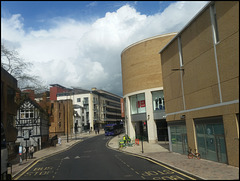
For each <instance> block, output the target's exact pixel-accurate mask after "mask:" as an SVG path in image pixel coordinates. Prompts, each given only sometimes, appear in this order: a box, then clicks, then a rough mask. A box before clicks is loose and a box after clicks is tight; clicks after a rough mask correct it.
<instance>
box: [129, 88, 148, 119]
mask: <svg viewBox="0 0 240 181" xmlns="http://www.w3.org/2000/svg"><path fill="white" fill-rule="evenodd" d="M130 104H131V114H139V113H145V112H146V104H145V94H144V93H142V94H137V95H133V96H131V97H130Z"/></svg>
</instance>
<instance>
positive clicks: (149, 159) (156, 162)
mask: <svg viewBox="0 0 240 181" xmlns="http://www.w3.org/2000/svg"><path fill="white" fill-rule="evenodd" d="M123 153H126V154H128V155H132V156H136V157H139V158H142V159H145V160H148V161H150V162H153V163H155V164H157V165H160V166H162V167H165V168H167V169H169V170H172V171H173V172H175V173H178V174H180V175H182V176H184V177H187V178H190V179H191V180H196V179H195V178H192V177H190V176H188V175H186V174H184V173H181V172H179V171H176V170H174V169H172V168H170V167H168V166H165V165H163V164H161V163H159V162H157V161H154V160H152V159H149V158H146V157H143V156H140V155H135V154H132V153H128V152H123Z"/></svg>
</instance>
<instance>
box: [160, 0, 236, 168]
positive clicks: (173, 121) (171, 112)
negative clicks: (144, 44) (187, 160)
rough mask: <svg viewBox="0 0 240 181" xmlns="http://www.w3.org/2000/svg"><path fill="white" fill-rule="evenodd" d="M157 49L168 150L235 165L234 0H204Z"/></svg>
mask: <svg viewBox="0 0 240 181" xmlns="http://www.w3.org/2000/svg"><path fill="white" fill-rule="evenodd" d="M159 50H161V51H160V55H161V64H162V75H163V86H164V97H165V106H166V119H167V123H168V132H169V143H170V150H171V151H174V152H178V153H182V154H187V151H188V147H190V148H192V149H193V150H194V149H197V151H198V152H199V153H200V154H201V157H202V158H203V159H208V160H212V161H216V162H220V163H226V164H229V165H233V166H238V167H239V2H238V1H216V2H214V1H213V2H209V3H208V4H207V5H206V6H205V7H204V8H203V9H202V10H201V11H200V12H199V13H198V14H197V15H196V16H195V17H194V18H193V19H192V20H191V21H190V22H189V23H188V24H187V25H186V26H185V27H184V28H183V29H182V30H181V31H180V32H179V33H178V34H177V35H176V36H175V37H174V38H173V39H172V40H171V41H170V42H169V43H168V44H167V45H166V46H165V47H164V48H163V49H159Z"/></svg>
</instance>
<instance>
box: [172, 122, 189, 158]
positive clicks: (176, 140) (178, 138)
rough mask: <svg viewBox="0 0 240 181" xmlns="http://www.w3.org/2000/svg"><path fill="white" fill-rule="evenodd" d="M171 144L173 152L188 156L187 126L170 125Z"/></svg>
mask: <svg viewBox="0 0 240 181" xmlns="http://www.w3.org/2000/svg"><path fill="white" fill-rule="evenodd" d="M169 127H170V134H171V140H170V141H171V144H172V151H173V152H177V153H181V154H187V153H188V152H187V151H188V141H187V129H186V124H185V123H184V124H178V123H175V124H170V125H169Z"/></svg>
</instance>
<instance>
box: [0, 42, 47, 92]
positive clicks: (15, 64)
mask: <svg viewBox="0 0 240 181" xmlns="http://www.w3.org/2000/svg"><path fill="white" fill-rule="evenodd" d="M32 65H33V64H32V63H31V62H27V61H25V60H23V59H22V58H20V57H19V54H18V52H17V51H16V50H9V49H7V48H6V47H5V46H4V45H3V44H1V67H3V68H4V69H5V70H6V71H7V72H8V73H10V74H11V75H12V76H13V77H15V78H16V79H17V81H18V87H19V88H20V89H21V90H22V89H25V88H31V89H33V90H34V91H35V92H36V93H40V92H44V91H46V90H47V89H48V87H47V86H46V85H44V83H43V82H42V81H41V79H40V77H39V76H36V75H30V74H28V73H27V72H29V69H30V67H31V66H32Z"/></svg>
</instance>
